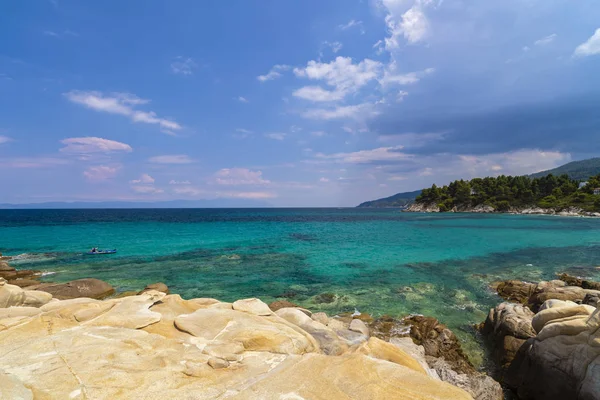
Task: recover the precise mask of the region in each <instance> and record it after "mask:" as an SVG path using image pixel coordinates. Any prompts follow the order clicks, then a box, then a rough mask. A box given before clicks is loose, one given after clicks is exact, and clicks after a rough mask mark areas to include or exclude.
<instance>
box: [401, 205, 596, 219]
mask: <svg viewBox="0 0 600 400" xmlns="http://www.w3.org/2000/svg"><path fill="white" fill-rule="evenodd" d="M402 211H404V212H424V213H439V212H440V207H439V206H438V205H437V204H434V203H431V204H422V203H412V204H411V205H410V206H408V207H406V208H405V209H403V210H402ZM446 212H451V213H476V214H492V213H495V214H517V215H556V216H561V217H600V213H598V212H589V211H584V210H582V209H581V208H576V207H569V208H566V209H561V210H556V209H553V208H541V207H537V206H529V207H521V208H510V209H508V210H506V211H499V210H496V209H495V208H494V207H492V206H489V205H483V204H480V205H477V206H475V207H454V208H452V209H451V210H449V211H446Z"/></svg>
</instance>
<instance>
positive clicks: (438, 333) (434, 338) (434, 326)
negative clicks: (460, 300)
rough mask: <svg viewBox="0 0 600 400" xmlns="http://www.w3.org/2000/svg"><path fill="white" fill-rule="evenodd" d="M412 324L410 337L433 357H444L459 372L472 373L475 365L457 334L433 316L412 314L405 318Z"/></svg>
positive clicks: (406, 321) (405, 320)
mask: <svg viewBox="0 0 600 400" xmlns="http://www.w3.org/2000/svg"><path fill="white" fill-rule="evenodd" d="M404 322H405V323H408V324H410V325H411V327H410V337H411V338H412V339H413V341H414V342H415V343H416V344H418V345H422V346H423V347H424V348H425V354H426V355H428V356H431V357H443V358H444V359H445V360H446V361H447V362H448V363H449V364H450V365H451V366H452V369H453V370H455V371H456V372H458V373H472V372H473V371H474V368H473V365H472V364H471V362H470V361H469V359H468V358H467V356H466V355H465V354H464V352H463V350H462V347H461V345H460V342H459V340H458V338H457V337H456V335H455V334H454V333H453V332H452V331H451V330H450V329H448V327H446V325H444V324H442V323H440V322H439V321H438V320H437V319H435V318H432V317H423V316H411V317H408V318H405V319H404Z"/></svg>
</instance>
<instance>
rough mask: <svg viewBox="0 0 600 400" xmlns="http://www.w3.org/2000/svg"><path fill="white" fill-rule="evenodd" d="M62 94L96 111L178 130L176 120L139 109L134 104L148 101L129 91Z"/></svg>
mask: <svg viewBox="0 0 600 400" xmlns="http://www.w3.org/2000/svg"><path fill="white" fill-rule="evenodd" d="M64 96H65V97H66V98H67V99H68V100H69V101H71V102H73V103H75V104H80V105H82V106H84V107H86V108H89V109H92V110H94V111H98V112H105V113H109V114H117V115H122V116H125V117H128V118H129V119H130V120H131V121H133V122H141V123H146V124H154V125H159V126H160V127H161V128H163V129H169V130H179V129H181V125H179V124H178V123H177V122H175V121H172V120H169V119H166V118H159V117H158V116H157V115H156V113H154V112H153V111H140V110H137V109H135V107H136V106H139V105H143V104H147V103H149V102H150V101H149V100H146V99H141V98H139V97H137V96H136V95H134V94H130V93H110V94H108V95H105V94H103V93H101V92H97V91H81V90H72V91H70V92H67V93H64Z"/></svg>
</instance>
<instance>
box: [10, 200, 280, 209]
mask: <svg viewBox="0 0 600 400" xmlns="http://www.w3.org/2000/svg"><path fill="white" fill-rule="evenodd" d="M254 207H256V208H260V207H272V205H271V204H269V203H267V202H265V201H260V200H244V199H212V200H172V201H155V202H143V201H103V202H79V201H77V202H49V203H29V204H0V209H4V210H7V209H8V210H15V209H86V208H254Z"/></svg>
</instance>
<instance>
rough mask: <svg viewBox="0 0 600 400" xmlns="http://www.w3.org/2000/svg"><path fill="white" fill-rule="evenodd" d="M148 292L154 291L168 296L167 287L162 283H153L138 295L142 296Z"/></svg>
mask: <svg viewBox="0 0 600 400" xmlns="http://www.w3.org/2000/svg"><path fill="white" fill-rule="evenodd" d="M150 290H156V291H157V292H161V293H164V294H169V287H168V286H167V285H165V284H164V283H162V282H158V283H153V284H151V285H148V286H146V287H145V288H144V289H143V290H142V291H140V292H139V293H138V294H143V293H146V292H149V291H150Z"/></svg>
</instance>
